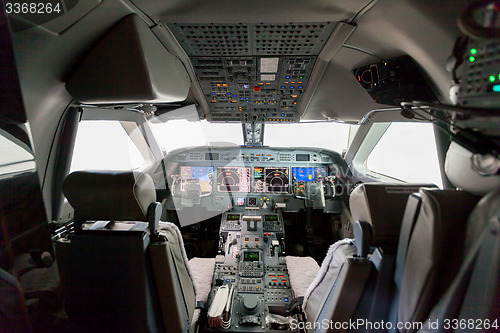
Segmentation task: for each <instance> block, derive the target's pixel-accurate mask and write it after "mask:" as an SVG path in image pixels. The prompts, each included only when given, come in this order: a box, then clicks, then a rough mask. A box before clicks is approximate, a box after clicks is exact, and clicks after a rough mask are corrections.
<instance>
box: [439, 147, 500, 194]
mask: <svg viewBox="0 0 500 333" xmlns="http://www.w3.org/2000/svg"><path fill="white" fill-rule="evenodd" d="M499 165H500V161H499V160H498V159H496V158H494V157H493V156H491V155H488V156H482V155H473V154H472V153H471V152H470V151H469V150H467V149H465V148H464V147H462V146H461V145H459V144H457V143H455V142H452V143H451V145H450V148H449V149H448V152H447V153H446V161H445V171H446V176H447V177H448V179H449V180H450V181H451V182H452V183H453V185H455V186H457V187H459V188H461V189H463V190H464V191H467V192H470V193H472V194H477V195H483V194H486V193H488V192H490V191H492V190H494V189H497V188H500V175H498V174H497V173H496V172H495V171H496V170H498V167H499Z"/></svg>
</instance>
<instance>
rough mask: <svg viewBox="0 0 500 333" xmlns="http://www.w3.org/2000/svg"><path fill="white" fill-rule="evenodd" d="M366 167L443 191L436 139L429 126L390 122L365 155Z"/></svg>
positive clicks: (427, 124)
mask: <svg viewBox="0 0 500 333" xmlns="http://www.w3.org/2000/svg"><path fill="white" fill-rule="evenodd" d="M387 125H388V124H387V123H379V124H374V125H373V126H387ZM366 167H367V169H368V170H370V171H373V172H376V173H378V174H382V175H386V176H389V177H392V178H396V179H399V180H403V181H405V182H410V183H433V184H436V185H437V186H439V187H440V188H443V181H442V178H441V171H440V167H439V159H438V155H437V148H436V139H435V136H434V129H433V125H432V124H430V123H412V122H399V123H397V122H395V123H391V124H390V125H389V127H388V128H387V130H386V131H385V133H384V135H383V136H382V137H381V138H380V140H379V141H378V143H377V145H376V146H375V148H374V149H373V150H372V152H371V153H370V155H369V156H368V159H367V160H366Z"/></svg>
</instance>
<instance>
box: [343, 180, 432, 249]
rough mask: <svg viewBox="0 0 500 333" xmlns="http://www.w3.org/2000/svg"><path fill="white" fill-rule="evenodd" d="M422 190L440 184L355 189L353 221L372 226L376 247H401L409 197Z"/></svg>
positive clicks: (374, 184)
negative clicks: (402, 223)
mask: <svg viewBox="0 0 500 333" xmlns="http://www.w3.org/2000/svg"><path fill="white" fill-rule="evenodd" d="M421 187H431V188H436V185H433V184H390V185H389V184H379V183H366V184H362V185H360V186H358V187H357V188H356V189H354V191H353V192H352V193H351V197H350V199H349V206H350V209H351V214H352V218H353V220H354V221H365V222H368V223H370V224H371V225H372V227H373V238H372V245H374V246H380V245H384V246H388V247H396V246H397V243H398V241H399V231H400V229H401V222H402V221H403V215H404V211H405V208H406V202H407V201H408V196H409V195H410V194H412V193H416V192H418V191H419V189H420V188H421Z"/></svg>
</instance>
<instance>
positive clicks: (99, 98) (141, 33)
mask: <svg viewBox="0 0 500 333" xmlns="http://www.w3.org/2000/svg"><path fill="white" fill-rule="evenodd" d="M189 86H190V81H189V76H188V74H187V71H186V69H185V68H184V65H183V64H182V63H181V61H180V60H179V59H177V58H176V57H175V56H174V55H172V54H171V53H169V52H168V51H167V50H166V49H165V47H164V46H163V45H162V44H161V43H160V41H159V40H158V39H157V38H156V36H155V35H154V34H153V33H152V32H151V30H150V29H149V27H148V26H147V24H146V23H145V22H144V21H143V20H141V19H140V18H139V17H138V16H136V15H129V16H127V17H125V18H124V19H122V20H121V21H120V22H118V24H117V25H115V26H114V27H113V28H111V30H110V31H108V32H107V33H106V34H105V35H104V37H103V38H102V39H101V40H100V41H99V42H98V43H97V44H96V45H95V46H94V47H93V48H92V49H91V50H90V51H89V52H88V54H87V55H86V56H85V57H84V59H83V60H82V61H81V63H80V64H79V65H78V66H77V68H76V69H75V71H74V72H73V74H72V75H71V77H70V79H69V80H68V82H67V83H66V89H67V90H68V92H69V93H70V94H71V95H72V96H73V97H74V98H75V99H76V100H78V101H80V102H82V103H92V104H111V103H136V102H147V103H171V102H180V101H183V100H185V99H186V97H187V95H188V92H189Z"/></svg>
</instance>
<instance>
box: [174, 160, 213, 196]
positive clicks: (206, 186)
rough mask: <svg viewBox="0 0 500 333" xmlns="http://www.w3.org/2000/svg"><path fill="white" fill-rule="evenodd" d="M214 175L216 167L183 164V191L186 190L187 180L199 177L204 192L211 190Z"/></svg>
mask: <svg viewBox="0 0 500 333" xmlns="http://www.w3.org/2000/svg"><path fill="white" fill-rule="evenodd" d="M213 176H214V168H213V167H211V166H210V167H208V166H181V191H183V190H184V184H185V183H186V180H189V179H198V180H199V181H200V187H201V190H202V192H211V191H212V184H211V179H213Z"/></svg>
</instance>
